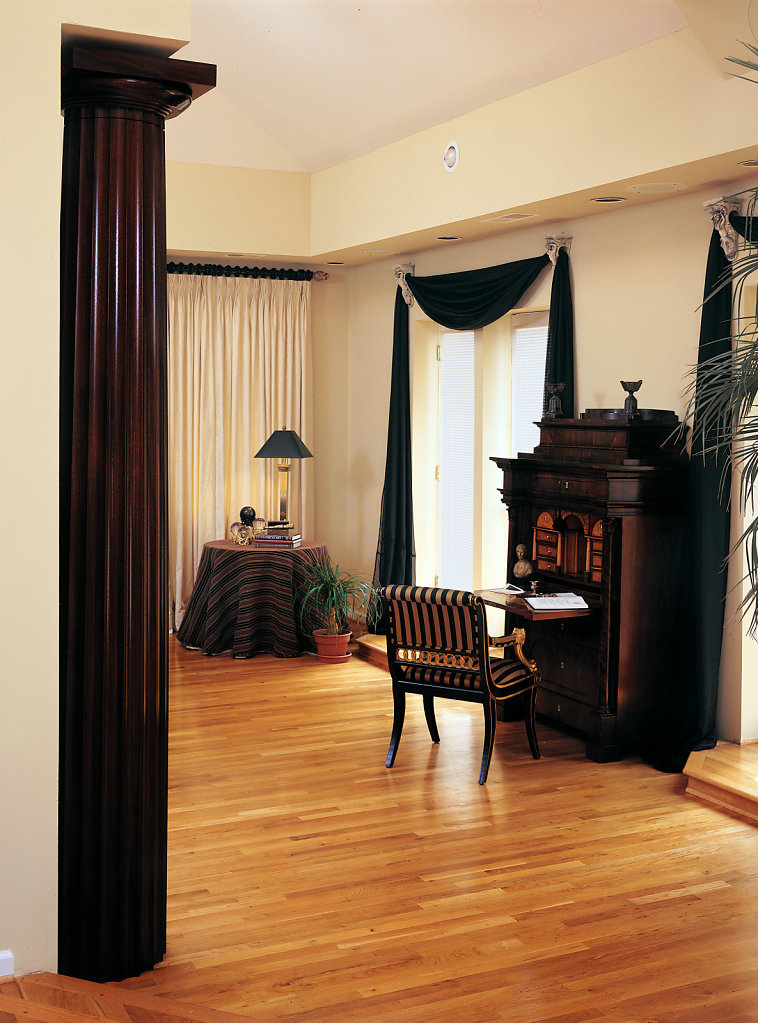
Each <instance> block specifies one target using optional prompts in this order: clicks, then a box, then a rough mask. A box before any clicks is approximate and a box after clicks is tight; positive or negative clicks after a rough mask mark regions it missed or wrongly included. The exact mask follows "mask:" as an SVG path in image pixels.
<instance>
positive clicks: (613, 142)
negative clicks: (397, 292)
mask: <svg viewBox="0 0 758 1023" xmlns="http://www.w3.org/2000/svg"><path fill="white" fill-rule="evenodd" d="M754 109H755V92H754V90H751V89H750V88H749V87H747V86H745V84H744V82H739V81H737V80H735V79H728V78H725V77H724V76H723V75H722V74H720V73H719V72H718V71H717V70H716V69H715V67H714V66H713V64H712V62H711V60H710V58H709V57H708V55H707V54H706V53H705V51H704V50H703V48H702V47H701V44H700V43H699V42H698V40H697V38H696V37H695V35H694V33H692V32H691V31H690V30H684V31H682V32H677V33H673V34H671V35H668V36H665V37H663V38H662V39H658V40H656V41H655V42H652V43H649V44H647V45H645V46H641V47H638V48H637V49H634V50H630V51H629V52H628V53H625V54H621V55H620V56H618V57H614V58H613V59H611V60H606V61H602V62H600V63H598V64H593V65H591V66H589V67H586V68H583V69H581V70H579V71H575V72H573V73H572V74H569V75H565V76H563V77H562V78H558V79H556V80H555V81H552V82H547V83H545V84H544V85H541V86H538V87H537V88H533V89H529V90H528V91H526V92H523V93H519V94H518V95H516V96H511V97H509V98H507V99H503V100H500V101H499V102H497V103H493V104H491V105H489V106H487V107H483V108H482V109H480V110H477V111H474V112H473V113H470V114H467V115H465V116H464V117H460V118H457V119H455V120H451V121H448V122H447V123H445V124H442V125H438V126H436V127H434V128H430V129H428V130H427V131H423V132H419V133H418V134H416V135H413V136H411V137H409V138H406V139H402V140H401V141H399V142H396V143H393V144H392V145H389V146H385V147H383V148H382V149H379V150H377V151H375V152H373V153H369V154H367V155H366V156H362V157H360V158H358V159H355V160H350V161H347V162H345V163H342V164H339V165H338V166H336V167H331V168H328V169H327V170H323V171H320V172H319V173H317V174H314V175H313V189H312V239H311V244H312V251H313V252H314V253H320V252H330V251H333V250H335V249H338V248H340V247H348V246H353V245H364V246H365V245H366V244H367V243H370V242H377V241H380V240H381V239H389V238H392V237H393V236H396V235H400V234H403V233H407V232H412V231H416V230H422V229H424V228H429V227H430V226H436V225H439V224H447V223H454V222H455V221H459V220H465V219H467V218H476V217H479V216H483V215H488V214H491V213H492V212H493V211H497V210H501V209H512V208H515V207H520V206H528V205H529V204H530V203H534V202H538V201H541V200H544V199H547V198H549V197H554V196H561V195H565V194H567V193H570V192H574V191H581V190H583V189H588V188H595V187H596V186H599V185H602V184H603V183H605V182H613V181H616V180H618V179H623V178H627V177H630V176H636V177H641V176H643V175H645V174H648V173H652V172H655V173H656V174H657V173H659V172H660V169H661V168H665V167H676V166H678V165H680V164H686V163H688V162H691V161H695V160H700V159H703V158H705V157H708V156H713V155H715V154H720V153H728V152H732V151H734V150H738V149H742V148H746V147H749V146H753V145H754V143H755V133H754V131H753V123H754V120H755V116H754ZM451 139H455V140H456V141H457V142H458V144H459V146H460V150H461V161H460V165H459V167H458V169H457V170H456V172H455V173H454V174H447V173H446V172H445V170H444V168H443V166H442V153H443V151H444V148H445V146H446V145H447V143H448V142H449V141H450V140H451ZM658 180H661V179H660V178H659V179H658ZM663 180H670V179H669V178H666V177H664V178H663Z"/></svg>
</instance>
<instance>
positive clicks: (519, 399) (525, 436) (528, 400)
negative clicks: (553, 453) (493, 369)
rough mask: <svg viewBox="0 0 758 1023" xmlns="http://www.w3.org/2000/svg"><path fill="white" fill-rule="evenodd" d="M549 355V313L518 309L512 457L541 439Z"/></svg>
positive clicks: (513, 350) (514, 339)
mask: <svg viewBox="0 0 758 1023" xmlns="http://www.w3.org/2000/svg"><path fill="white" fill-rule="evenodd" d="M546 357H547V313H546V312H533V313H532V312H529V313H515V314H514V315H513V318H512V324H511V458H515V457H516V456H517V455H518V454H519V453H520V452H524V453H525V454H526V453H531V452H532V451H534V449H535V447H536V446H537V444H538V443H539V439H540V431H539V427H537V426H535V423H536V422H537V421H538V420H540V419H542V406H543V397H544V393H545V390H544V389H545V359H546Z"/></svg>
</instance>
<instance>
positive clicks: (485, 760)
mask: <svg viewBox="0 0 758 1023" xmlns="http://www.w3.org/2000/svg"><path fill="white" fill-rule="evenodd" d="M483 706H484V749H483V750H482V766H481V768H480V770H479V784H480V785H484V783H485V782H486V781H487V774H488V773H489V769H490V760H492V747H493V746H494V745H495V723H496V720H497V715H496V711H495V701H494V700H491V699H489V698H488V697H485V700H484V705H483Z"/></svg>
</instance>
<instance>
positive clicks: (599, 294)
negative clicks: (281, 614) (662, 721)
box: [317, 181, 755, 734]
mask: <svg viewBox="0 0 758 1023" xmlns="http://www.w3.org/2000/svg"><path fill="white" fill-rule="evenodd" d="M749 183H750V182H748V181H746V182H744V183H743V184H744V186H745V187H747V185H748V184H749ZM711 198H713V193H712V192H708V193H705V192H704V193H702V194H691V195H687V196H677V197H675V198H671V199H665V200H661V201H660V202H656V203H653V204H649V205H646V206H641V207H632V208H627V209H624V208H623V207H622V208H614V209H613V210H608V209H605V210H604V211H603V212H602V214H599V215H597V216H593V217H587V218H583V219H579V220H576V221H574V222H572V223H566V224H561V225H556V226H555V229H556V230H560V232H561V233H566V234H567V235H571V236H573V244H572V249H571V266H572V278H573V290H574V307H575V332H576V373H577V379H576V385H577V387H576V390H577V407H578V409H579V410H582V409H584V408H587V407H593V408H598V407H599V408H605V407H619V406H620V405H621V403H622V401H623V398H624V396H625V395H624V391H623V389H622V388H621V386H620V383H619V381H620V380H622V379H623V380H626V379H639V378H642V380H643V381H644V382H643V386H642V389H641V391H640V392H639V399H640V403H641V404H642V405H643V406H644V407H648V408H660V409H673V410H674V411H675V412H676V413H677V414H678V415H680V416H681V415H682V414H683V412H684V407H685V398H684V387H685V383H686V380H685V373H686V370H687V367H688V366H690V365H692V364H693V363H694V361H695V359H696V355H697V345H698V333H699V322H700V313H699V305H700V303H701V301H702V296H703V282H704V276H705V262H706V255H707V249H708V242H709V238H710V234H711V223H710V220H709V218H708V217H707V215H706V214H705V212H704V211H703V208H702V203H703V202H705V201H706V200H708V199H711ZM550 233H552V231H551V232H550ZM542 251H544V233H543V232H541V231H537V230H522V231H519V232H518V233H512V234H508V235H504V236H502V237H501V238H499V239H489V240H487V241H482V242H478V243H472V244H455V245H450V246H445V245H440V246H439V247H438V248H436V249H434V250H427V251H424V252H419V253H418V254H417V255H416V257H415V259H414V260H413V262H415V266H416V273H417V274H419V275H426V274H435V273H446V272H453V271H457V270H464V269H472V268H475V267H480V266H489V265H491V264H495V263H501V262H507V261H509V260H513V259H521V258H525V257H529V256H534V255H538V254H539V253H540V252H542ZM347 277H348V289H347V296H348V298H347V300H348V344H347V351H348V357H349V367H348V382H349V392H348V419H347V431H346V445H347V449H346V456H345V457H346V461H347V463H348V464H349V465H352V466H359V467H360V473H359V474H357V475H356V477H355V478H353V477H352V476H348V479H347V491H346V494H345V495H344V509H345V517H344V519H343V520H342V521H341V523H340V511H339V509H338V508H337V507H336V495H334V496H333V497H331V498H330V499H329V500H330V507H331V520H330V522H331V528H334V529H336V531H337V532H336V534H335V537H334V542H338V543H339V544H340V547H342V546H343V545H345V549H346V553H347V556H348V558H349V561H350V564H351V567H353V568H360V569H363V570H366V571H370V570H371V569H372V568H373V562H374V555H375V547H376V536H377V530H378V520H379V506H380V500H381V489H382V481H383V473H384V458H385V448H386V436H387V433H386V431H387V415H388V402H389V382H390V367H391V358H392V329H393V307H394V297H395V287H396V282H395V278H394V274H393V272H392V262H391V261H390V260H385V261H382V262H379V263H374V264H371V265H369V266H364V267H359V268H355V269H353V270H351V271H349V272H348V274H347ZM549 290H550V275H549V273H546V275H545V277H544V278H542V279H541V280H540V281H538V282H537V284H535V285H534V286H533V288H532V289H531V291H530V292H529V293H528V294H527V295H526V296H525V298H524V302H523V305H524V306H541V305H546V304H547V303H548V302H549ZM421 315H422V314H420V313H419V310H418V308H417V307H414V308H413V310H412V312H411V324H412V327H411V329H412V332H413V329H414V328H413V324H414V322H415V321H416V320H417V319H418V318H419V317H420V316H421ZM318 404H319V402H318V399H317V408H318ZM490 453H491V454H498V453H499V452H490ZM322 497H323V495H322ZM342 503H343V499H342V496H340V504H342ZM418 529H420V524H419V523H418V522H417V530H418ZM343 537H344V538H345V539H344V540H343ZM325 539H327V542H329V543H331V542H332V538H331V537H325ZM751 642H752V641H751ZM727 647H728V652H727V657H726V662H725V663H726V665H727V668H726V671H725V673H724V675H723V677H722V701H723V703H724V706H725V707H726V708H727V713H729V710H728V708H734V713H735V714H736V715H738V716H739V720H740V721H746V720H748V719H749V717H750V714H751V713H752V714H753V718H754V717H755V710H753V711H752V712H751V711H748V710H747V709H746V708H744V707H743V706H742V684H741V674H742V669H743V660H744V661H745V663H747V659H749V657H750V656H751V655H753V654H754V651H753V648H752V647H750V648H748V651H747V654H744V651H743V641H742V638H741V636H738V637H736V638H735V637H733V636H731V635H728V636H727ZM731 654H733V655H734V656H731V661H730V655H731ZM743 654H744V656H743ZM743 734H746V733H743Z"/></svg>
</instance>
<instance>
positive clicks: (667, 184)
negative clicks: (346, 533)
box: [627, 181, 687, 195]
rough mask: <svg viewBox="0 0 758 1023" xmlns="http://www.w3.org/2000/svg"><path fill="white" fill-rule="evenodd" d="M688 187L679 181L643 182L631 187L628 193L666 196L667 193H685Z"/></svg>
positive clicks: (628, 188)
mask: <svg viewBox="0 0 758 1023" xmlns="http://www.w3.org/2000/svg"><path fill="white" fill-rule="evenodd" d="M686 188H687V186H686V185H681V184H679V182H678V181H641V182H640V183H639V184H637V185H629V186H628V187H627V192H633V193H634V194H635V195H664V194H665V193H666V192H683V191H684V190H685V189H686Z"/></svg>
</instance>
